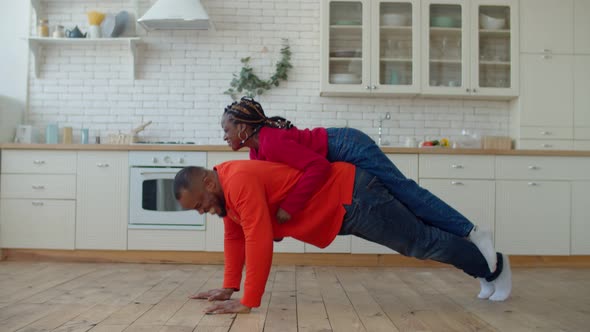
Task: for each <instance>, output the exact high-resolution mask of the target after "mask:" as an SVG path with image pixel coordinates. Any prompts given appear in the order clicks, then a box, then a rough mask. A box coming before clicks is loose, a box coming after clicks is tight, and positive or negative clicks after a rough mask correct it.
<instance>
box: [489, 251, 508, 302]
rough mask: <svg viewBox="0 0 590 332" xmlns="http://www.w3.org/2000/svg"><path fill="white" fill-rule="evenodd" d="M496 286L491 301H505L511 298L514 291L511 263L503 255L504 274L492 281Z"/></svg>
mask: <svg viewBox="0 0 590 332" xmlns="http://www.w3.org/2000/svg"><path fill="white" fill-rule="evenodd" d="M492 283H493V284H494V289H495V290H494V294H492V296H490V300H491V301H504V300H506V299H507V298H508V296H510V292H511V291H512V271H511V270H510V261H509V260H508V256H507V255H504V254H502V273H500V275H499V276H498V278H496V279H495V280H494V281H492Z"/></svg>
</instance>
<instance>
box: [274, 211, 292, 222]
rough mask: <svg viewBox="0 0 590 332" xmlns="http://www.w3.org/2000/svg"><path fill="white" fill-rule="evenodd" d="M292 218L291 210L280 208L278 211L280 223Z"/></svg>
mask: <svg viewBox="0 0 590 332" xmlns="http://www.w3.org/2000/svg"><path fill="white" fill-rule="evenodd" d="M290 219H291V215H290V214H289V212H287V211H285V210H283V209H281V208H279V210H278V211H277V221H278V222H279V224H284V223H286V222H287V221H289V220H290Z"/></svg>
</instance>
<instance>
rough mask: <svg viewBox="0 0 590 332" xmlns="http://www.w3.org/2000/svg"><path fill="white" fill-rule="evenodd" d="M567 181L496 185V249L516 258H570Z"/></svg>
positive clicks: (502, 182) (521, 182) (530, 181)
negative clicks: (553, 256) (519, 256)
mask: <svg viewBox="0 0 590 332" xmlns="http://www.w3.org/2000/svg"><path fill="white" fill-rule="evenodd" d="M570 204H571V188H570V183H569V182H567V181H537V180H500V181H497V182H496V249H497V250H498V251H500V252H503V253H506V254H515V255H569V253H570V217H571V208H570Z"/></svg>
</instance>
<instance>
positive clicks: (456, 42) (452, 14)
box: [421, 0, 519, 97]
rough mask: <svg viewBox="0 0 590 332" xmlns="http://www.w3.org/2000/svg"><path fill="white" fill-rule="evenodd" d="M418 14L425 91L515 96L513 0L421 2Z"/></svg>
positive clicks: (515, 12)
mask: <svg viewBox="0 0 590 332" xmlns="http://www.w3.org/2000/svg"><path fill="white" fill-rule="evenodd" d="M422 17H423V20H422V48H421V49H422V63H423V68H424V69H423V71H422V80H421V82H422V93H423V94H428V95H463V96H494V97H515V96H517V95H518V89H519V84H518V73H519V70H518V62H519V59H518V43H519V40H518V36H519V34H518V2H517V1H516V0H474V1H465V0H425V1H423V2H422ZM482 17H483V18H484V20H482V19H481V18H482ZM486 18H491V20H495V21H494V22H491V23H489V24H488V20H487V19H486Z"/></svg>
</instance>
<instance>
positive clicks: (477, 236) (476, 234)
mask: <svg viewBox="0 0 590 332" xmlns="http://www.w3.org/2000/svg"><path fill="white" fill-rule="evenodd" d="M468 238H469V240H470V241H471V242H472V243H473V244H475V246H476V247H477V249H479V251H480V252H481V254H482V255H483V257H484V258H485V259H486V262H487V263H488V267H489V269H490V272H494V271H496V264H498V259H497V257H496V250H495V249H494V243H493V241H492V232H491V231H489V230H485V229H480V228H479V227H477V226H475V227H473V229H472V230H471V232H470V233H469V237H468Z"/></svg>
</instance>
